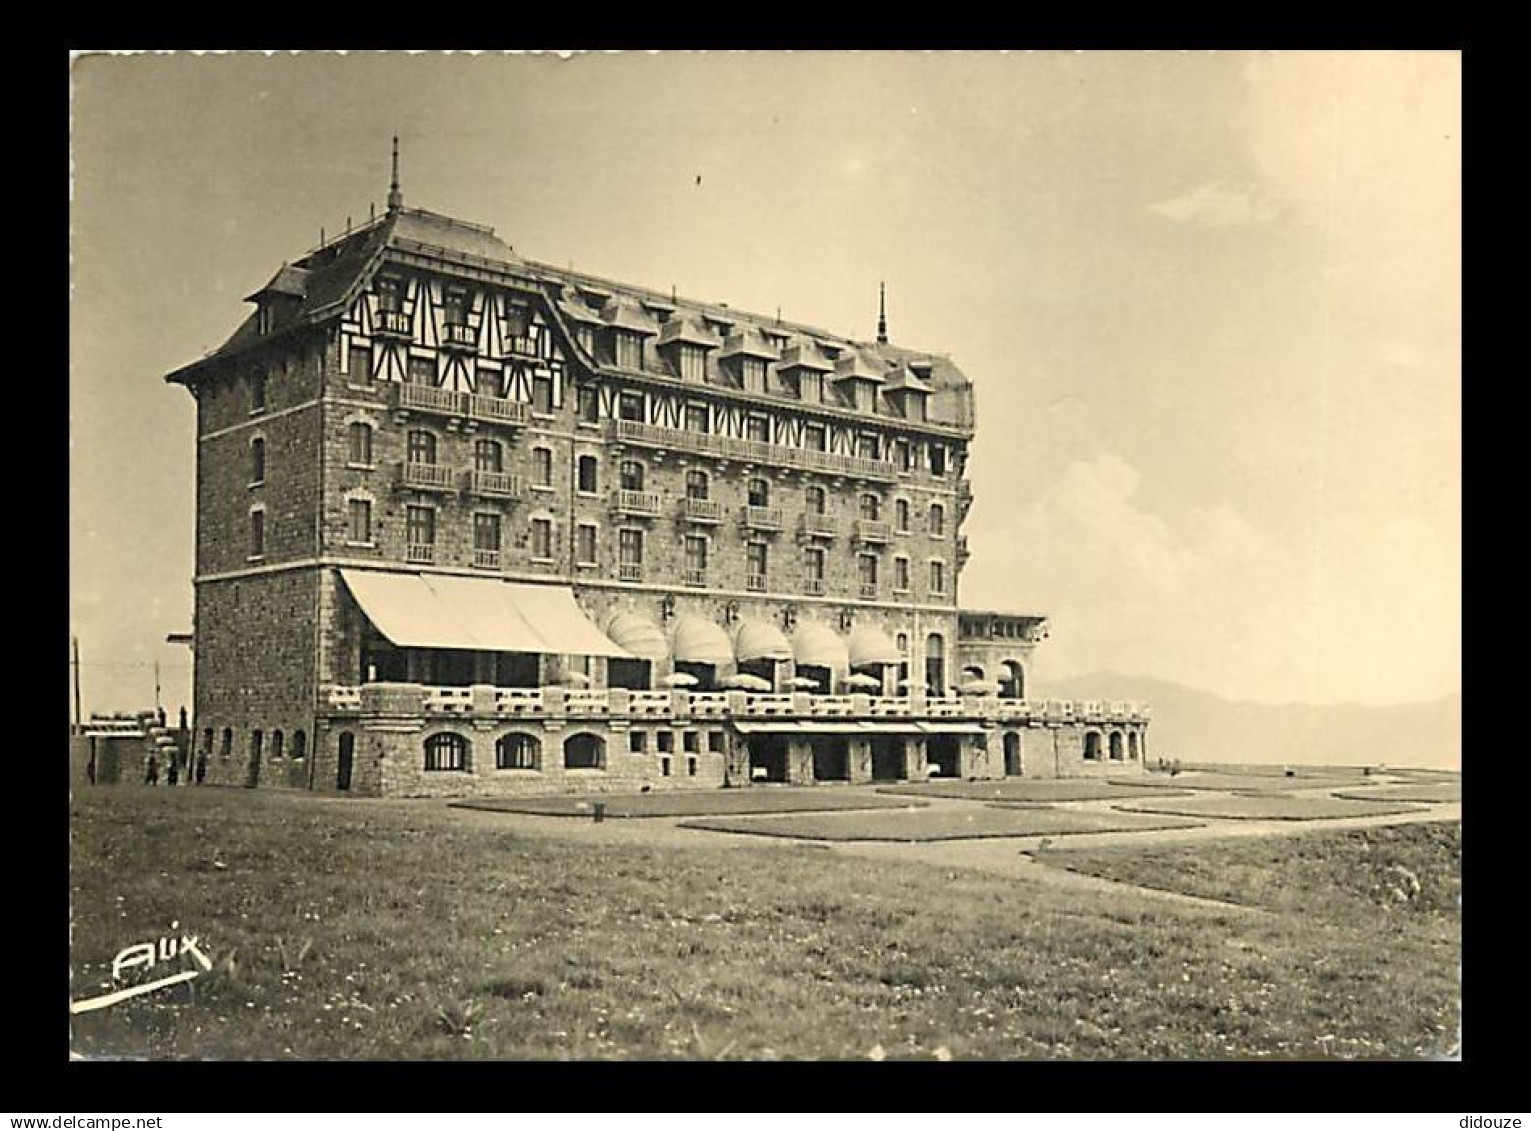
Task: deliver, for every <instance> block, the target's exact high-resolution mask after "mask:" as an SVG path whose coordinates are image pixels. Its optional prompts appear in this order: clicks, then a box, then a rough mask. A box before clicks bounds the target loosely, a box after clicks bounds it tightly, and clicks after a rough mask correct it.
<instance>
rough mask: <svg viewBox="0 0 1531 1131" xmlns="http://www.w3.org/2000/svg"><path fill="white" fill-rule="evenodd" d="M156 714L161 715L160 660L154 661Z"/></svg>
mask: <svg viewBox="0 0 1531 1131" xmlns="http://www.w3.org/2000/svg"><path fill="white" fill-rule="evenodd" d="M154 713H155V714H156V715H157V714H159V660H158V659H155V661H154Z"/></svg>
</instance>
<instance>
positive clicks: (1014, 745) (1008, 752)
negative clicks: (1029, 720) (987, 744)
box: [1005, 730, 1025, 778]
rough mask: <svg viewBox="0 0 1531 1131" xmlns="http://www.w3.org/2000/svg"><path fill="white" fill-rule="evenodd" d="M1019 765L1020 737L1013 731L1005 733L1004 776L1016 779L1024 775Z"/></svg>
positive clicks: (1022, 768) (1020, 764)
mask: <svg viewBox="0 0 1531 1131" xmlns="http://www.w3.org/2000/svg"><path fill="white" fill-rule="evenodd" d="M1024 772H1025V771H1024V767H1023V766H1022V763H1021V736H1020V735H1019V734H1017V733H1016V732H1015V731H1013V730H1007V731H1006V732H1005V776H1006V777H1007V778H1018V777H1020V776H1021V775H1022V774H1023V773H1024Z"/></svg>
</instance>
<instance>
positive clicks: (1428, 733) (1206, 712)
mask: <svg viewBox="0 0 1531 1131" xmlns="http://www.w3.org/2000/svg"><path fill="white" fill-rule="evenodd" d="M1039 682H1040V684H1041V685H1040V686H1039V687H1038V688H1036V689H1034V690H1032V689H1028V698H1037V699H1042V698H1046V699H1141V700H1144V701H1146V702H1147V703H1148V704H1149V705H1150V706H1151V707H1152V708H1153V720H1152V722H1151V723H1150V725H1149V729H1148V752H1149V757H1150V758H1160V757H1163V758H1179V759H1181V760H1182V761H1184V762H1257V763H1286V762H1289V763H1294V764H1304V765H1312V764H1315V763H1334V764H1342V765H1377V764H1379V763H1380V764H1385V765H1389V766H1429V767H1434V768H1440V769H1452V770H1455V769H1459V768H1460V767H1461V764H1462V763H1461V758H1462V696H1461V695H1460V694H1453V695H1447V696H1445V697H1443V698H1441V699H1434V700H1430V701H1428V702H1423V703H1403V704H1398V705H1396V706H1388V707H1368V706H1363V705H1360V704H1353V703H1337V704H1315V703H1280V704H1271V703H1250V702H1244V701H1239V700H1233V699H1224V698H1222V697H1221V696H1218V695H1214V694H1212V693H1211V692H1208V691H1198V690H1196V689H1195V688H1193V687H1186V686H1184V685H1182V684H1178V683H1171V682H1169V681H1168V680H1162V679H1153V678H1150V677H1147V676H1131V675H1118V674H1115V673H1113V672H1092V673H1091V674H1089V675H1082V676H1074V677H1072V678H1069V679H1055V680H1046V681H1039Z"/></svg>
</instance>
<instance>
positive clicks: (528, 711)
mask: <svg viewBox="0 0 1531 1131" xmlns="http://www.w3.org/2000/svg"><path fill="white" fill-rule="evenodd" d="M323 702H324V703H325V704H326V705H327V707H328V708H329V710H331V711H332V712H335V713H337V714H355V713H362V714H387V715H432V716H464V717H466V716H476V717H495V716H498V717H501V718H538V717H544V716H548V717H561V716H573V717H578V718H600V717H617V718H629V719H631V718H647V719H721V718H726V717H732V718H742V719H768V718H785V717H798V718H808V719H815V718H822V719H835V718H910V717H914V718H930V719H980V720H992V721H996V722H1017V721H1026V722H1045V723H1055V724H1056V723H1073V722H1086V723H1097V722H1102V723H1142V722H1147V721H1148V720H1149V718H1150V717H1151V714H1152V712H1151V711H1150V709H1149V706H1148V704H1146V703H1141V702H1136V701H1131V700H1125V699H1117V700H1111V701H1109V702H1106V701H1102V700H1083V701H1078V702H1075V701H1069V700H1058V699H1049V700H1047V701H1045V702H1039V701H1035V700H1028V699H1001V698H998V697H996V696H993V695H962V696H958V695H950V696H944V697H935V696H926V695H925V694H923V693H921V692H919V691H911V693H910V694H908V695H869V694H864V693H853V694H848V695H816V694H815V695H810V694H808V693H807V692H802V691H798V692H752V691H687V690H682V689H674V690H666V691H632V690H628V689H626V688H620V687H613V688H609V689H608V688H570V687H559V686H555V687H490V686H488V685H484V684H478V685H474V686H471V687H430V686H426V685H423V684H415V683H368V684H363V685H362V686H360V687H344V686H332V687H327V688H325V689H324V696H323Z"/></svg>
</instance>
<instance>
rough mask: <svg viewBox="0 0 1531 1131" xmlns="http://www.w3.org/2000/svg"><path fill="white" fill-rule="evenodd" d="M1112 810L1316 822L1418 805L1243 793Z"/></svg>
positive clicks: (1134, 803) (1136, 803) (1382, 813)
mask: <svg viewBox="0 0 1531 1131" xmlns="http://www.w3.org/2000/svg"><path fill="white" fill-rule="evenodd" d="M1114 808H1117V809H1120V810H1123V811H1126V812H1132V813H1177V814H1180V815H1181V816H1186V817H1220V818H1223V819H1226V820H1235V821H1316V820H1324V819H1329V818H1334V817H1383V816H1388V815H1390V814H1394V813H1418V812H1421V811H1422V809H1421V807H1420V806H1418V805H1410V804H1406V803H1403V802H1397V801H1347V800H1345V799H1343V798H1340V797H1330V796H1328V795H1326V794H1317V795H1315V794H1313V793H1311V792H1309V793H1290V794H1288V793H1242V794H1234V795H1228V796H1221V797H1187V798H1184V799H1180V798H1165V799H1164V800H1159V799H1153V800H1149V801H1128V802H1124V803H1122V804H1120V805H1117V806H1114Z"/></svg>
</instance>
